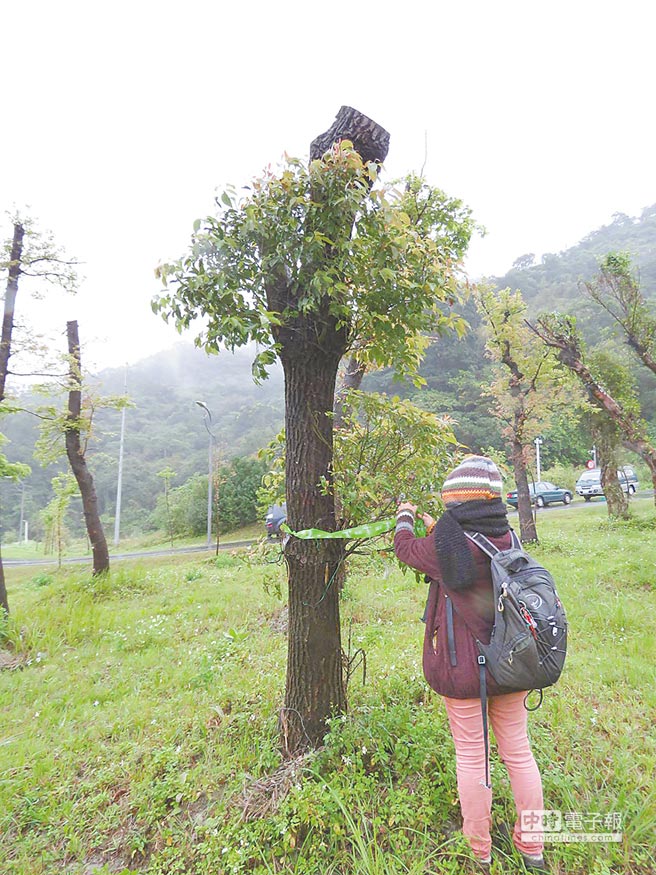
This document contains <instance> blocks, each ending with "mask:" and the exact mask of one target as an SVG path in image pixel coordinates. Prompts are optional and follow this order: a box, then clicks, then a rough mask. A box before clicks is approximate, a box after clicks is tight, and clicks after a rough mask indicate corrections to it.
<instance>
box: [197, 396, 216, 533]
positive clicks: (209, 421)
mask: <svg viewBox="0 0 656 875" xmlns="http://www.w3.org/2000/svg"><path fill="white" fill-rule="evenodd" d="M196 404H198V406H199V407H200V408H201V410H202V411H203V414H204V416H203V422H204V423H205V428H206V430H207V433H208V435H209V437H210V442H209V450H208V460H207V546H208V547H211V546H212V466H213V461H212V450H213V443H214V434H213V432H212V429H211V428H210V426H211V425H212V413H211V411H210V408H209V407H208V406H207V404H206V403H205V402H204V401H196Z"/></svg>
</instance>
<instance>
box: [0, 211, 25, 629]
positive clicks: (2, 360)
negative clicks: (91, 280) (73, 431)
mask: <svg viewBox="0 0 656 875" xmlns="http://www.w3.org/2000/svg"><path fill="white" fill-rule="evenodd" d="M24 236H25V229H24V228H23V226H22V225H21V224H19V223H16V224H15V225H14V237H13V240H12V243H11V254H10V256H9V259H10V260H9V274H8V277H7V290H6V292H5V306H4V312H3V316H2V335H1V336H0V401H4V399H5V387H6V385H7V373H8V371H9V357H10V356H11V335H12V333H13V330H14V307H15V305H16V295H17V293H18V277H19V276H20V272H21V259H22V257H23V237H24ZM0 609H2V610H4V611H6V613H7V614H8V613H9V599H8V597H7V585H6V583H5V569H4V566H3V564H2V555H1V554H0Z"/></svg>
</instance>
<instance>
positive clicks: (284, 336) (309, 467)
mask: <svg viewBox="0 0 656 875" xmlns="http://www.w3.org/2000/svg"><path fill="white" fill-rule="evenodd" d="M339 140H350V141H351V142H352V143H353V146H354V148H355V149H356V150H357V151H358V153H359V154H360V157H361V158H362V159H363V161H365V162H367V161H376V162H382V161H383V160H384V159H385V157H386V155H387V149H388V145H389V134H388V133H387V131H385V130H384V129H383V128H381V127H380V125H377V124H376V123H375V122H374V121H372V120H371V119H370V118H367V116H365V115H362V113H360V112H358V111H357V110H355V109H353V108H351V107H348V106H343V107H342V108H341V109H340V110H339V113H338V114H337V117H336V119H335V122H334V123H333V125H332V126H331V128H330V129H329V130H328V131H326V132H325V133H324V134H321V135H320V136H319V137H317V138H316V139H315V140H314V141H313V143H312V145H311V149H310V154H311V158H312V160H315V159H320V158H321V157H322V156H323V155H324V154H325V153H326V152H327V151H328V150H329V149H330V148H331V147H332V146H333V144H334V143H335V142H337V141H339ZM354 218H355V216H353V215H351V216H349V215H347V214H345V216H344V223H345V230H346V231H348V230H349V229H350V227H351V226H352V223H353V220H354ZM330 259H331V251H330V247H327V248H326V252H325V259H324V262H322V263H317V264H316V265H304V267H305V268H306V269H307V270H308V272H311V271H312V270H318V269H324V268H325V267H326V264H329V263H330ZM266 283H267V298H268V303H269V307H270V309H272V310H276V311H278V312H284V311H285V309H287V308H289V307H291V308H294V307H295V306H296V303H297V301H296V298H295V296H296V295H297V294H298V290H292V289H290V287H289V286H288V284H287V281H286V276H285V274H284V272H283V271H281V270H278V272H277V273H272V274H271V275H270V276H268V277H266ZM330 303H331V301H330V297H329V295H326V297H325V299H324V300H323V301H322V302H321V304H320V305H319V306H318V307H317V309H316V311H314V312H312V313H303V312H301V313H299V314H298V315H297V316H295V317H292V318H290V319H289V320H288V321H287V322H286V323H284V324H283V325H281V326H279V327H278V328H277V329H276V332H275V333H276V340H277V342H278V344H279V348H280V360H281V362H282V365H283V370H284V374H285V428H286V475H285V476H286V492H287V519H288V522H289V525H290V528H291V529H304V528H312V527H316V528H322V529H327V530H334V528H335V498H334V494H333V490H332V461H333V418H332V415H333V409H334V403H335V383H336V380H337V370H338V367H339V363H340V361H341V359H342V356H343V355H344V353H345V352H346V348H347V343H348V326H346V325H341V326H339V327H338V323H337V320H336V318H335V317H334V316H333V315H332V314H331V312H330V310H331V307H330ZM284 549H285V559H286V561H287V568H288V587H289V632H288V652H287V681H286V689H285V705H284V708H283V709H282V712H281V721H280V722H281V730H282V744H283V749H284V752H285V754H286V755H288V756H291V755H294V754H296V753H297V752H299V751H301V750H303V749H305V748H308V747H315V746H317V745H319V744H320V743H321V742H322V740H323V737H324V735H325V733H326V729H327V720H328V718H329V717H331V716H332V715H333V714H335V713H339V712H343V711H345V710H346V690H345V685H344V678H343V675H342V645H341V634H340V623H339V592H338V587H337V585H336V584H337V579H338V573H339V569H340V566H341V561H342V557H343V553H344V551H343V545H341V544H340V543H339V541H336V540H311V541H305V540H299V539H296V538H290V539H289V540H288V541H287V542H286V544H285V548H284Z"/></svg>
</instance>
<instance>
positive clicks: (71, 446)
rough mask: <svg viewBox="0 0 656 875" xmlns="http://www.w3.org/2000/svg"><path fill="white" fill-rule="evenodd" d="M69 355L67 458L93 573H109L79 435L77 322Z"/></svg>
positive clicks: (69, 332) (70, 329)
mask: <svg viewBox="0 0 656 875" xmlns="http://www.w3.org/2000/svg"><path fill="white" fill-rule="evenodd" d="M66 336H67V338H68V355H69V381H70V385H69V392H68V415H67V417H66V455H67V456H68V461H69V463H70V466H71V470H72V471H73V474H74V475H75V479H76V480H77V485H78V488H79V490H80V495H81V496H82V507H83V510H84V522H85V525H86V528H87V534H88V535H89V541H90V542H91V549H92V552H93V573H94V574H103V573H104V572H106V571H109V551H108V549H107V540H106V538H105V532H104V530H103V526H102V522H101V520H100V514H99V513H98V499H97V497H96V489H95V486H94V484H93V477H92V475H91V471H90V470H89V467H88V465H87V462H86V458H85V447H83V445H82V441H81V438H80V434H81V432H82V428H83V424H82V420H81V413H82V363H81V356H80V338H79V333H78V326H77V322H67V323H66Z"/></svg>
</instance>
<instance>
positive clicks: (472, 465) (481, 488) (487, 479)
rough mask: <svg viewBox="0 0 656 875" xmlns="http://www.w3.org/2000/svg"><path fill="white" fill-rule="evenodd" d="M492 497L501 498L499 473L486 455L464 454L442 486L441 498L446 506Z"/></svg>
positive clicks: (490, 498)
mask: <svg viewBox="0 0 656 875" xmlns="http://www.w3.org/2000/svg"><path fill="white" fill-rule="evenodd" d="M494 498H501V474H500V473H499V469H498V468H497V466H496V465H495V464H494V462H493V461H492V459H489V458H488V457H487V456H466V457H465V458H464V459H463V460H462V462H461V463H460V464H459V465H458V467H457V468H454V469H453V471H451V473H450V474H449V475H448V476H447V478H446V480H445V481H444V485H443V486H442V500H443V501H444V503H445V504H446V505H447V507H448V506H449V505H452V504H461V503H462V502H463V501H486V500H492V499H494Z"/></svg>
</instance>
